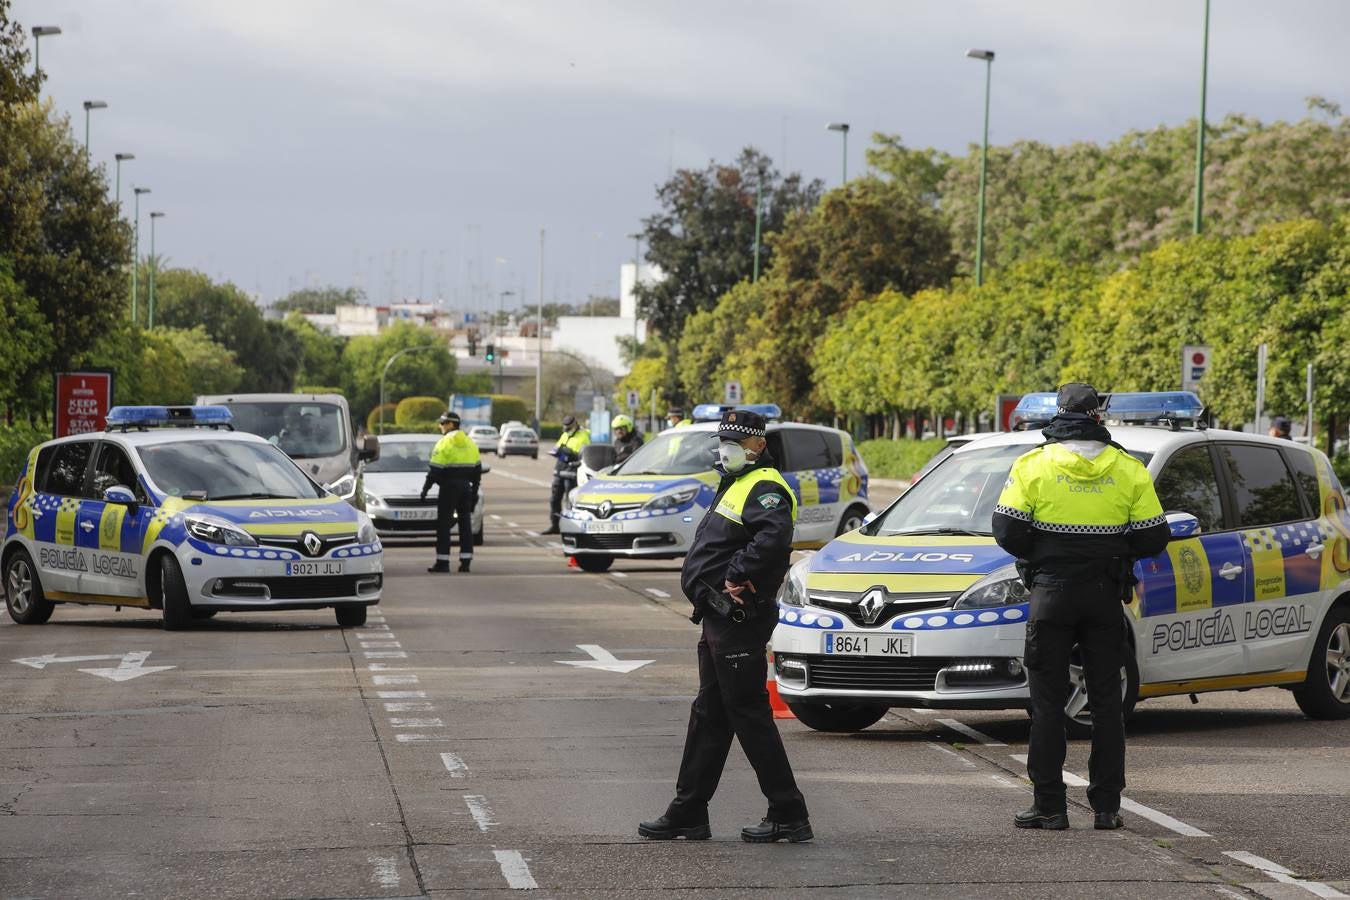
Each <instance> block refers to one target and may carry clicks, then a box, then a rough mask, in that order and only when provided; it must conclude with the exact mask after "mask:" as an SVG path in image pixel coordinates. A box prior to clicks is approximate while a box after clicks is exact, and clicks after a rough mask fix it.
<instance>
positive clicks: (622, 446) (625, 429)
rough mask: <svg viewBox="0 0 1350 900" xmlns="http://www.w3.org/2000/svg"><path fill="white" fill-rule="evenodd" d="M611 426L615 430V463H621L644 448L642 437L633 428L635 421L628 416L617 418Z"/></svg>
mask: <svg viewBox="0 0 1350 900" xmlns="http://www.w3.org/2000/svg"><path fill="white" fill-rule="evenodd" d="M610 424H611V427H613V429H614V462H615V463H621V462H623V461H624V460H626V459H628V457H630V456H632V455H633V454H634V453H636V452H637V449H638V448H639V447H641V446H642V435H640V434H638V433H637V430H636V429H634V428H633V420H632V419H630V418H628V416H625V415H618V416H615V417H614V421H613V422H612V423H610Z"/></svg>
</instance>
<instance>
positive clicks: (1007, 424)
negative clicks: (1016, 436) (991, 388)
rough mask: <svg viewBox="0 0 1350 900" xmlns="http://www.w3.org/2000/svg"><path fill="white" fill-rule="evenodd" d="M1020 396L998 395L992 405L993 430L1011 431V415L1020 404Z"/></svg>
mask: <svg viewBox="0 0 1350 900" xmlns="http://www.w3.org/2000/svg"><path fill="white" fill-rule="evenodd" d="M1021 400H1022V395H1021V394H999V395H998V399H997V400H996V401H995V403H994V430H995V431H1012V430H1013V428H1012V414H1013V410H1015V409H1017V404H1018V403H1019V402H1021Z"/></svg>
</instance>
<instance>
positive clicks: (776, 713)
mask: <svg viewBox="0 0 1350 900" xmlns="http://www.w3.org/2000/svg"><path fill="white" fill-rule="evenodd" d="M764 686H765V687H766V688H768V691H769V709H772V710H773V717H774V718H775V719H795V718H797V717H796V716H794V715H793V714H792V710H790V709H788V705H787V704H786V703H784V702H783V698H782V697H781V696H780V695H779V693H778V681H777V679H775V678H774V677H773V651H772V650H770V651H769V680H768V681H767V682H766V683H765V685H764Z"/></svg>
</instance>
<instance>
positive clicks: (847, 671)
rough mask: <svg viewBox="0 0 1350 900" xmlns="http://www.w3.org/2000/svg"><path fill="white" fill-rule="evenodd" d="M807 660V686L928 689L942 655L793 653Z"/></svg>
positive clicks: (945, 662) (934, 680) (943, 665)
mask: <svg viewBox="0 0 1350 900" xmlns="http://www.w3.org/2000/svg"><path fill="white" fill-rule="evenodd" d="M784 658H785V659H788V658H791V659H800V660H802V661H803V662H805V663H806V686H807V687H809V688H833V689H835V690H841V691H931V690H934V689H935V687H936V684H937V675H938V672H939V671H940V670H941V669H944V668H946V667H947V666H948V665H950V664H951V659H950V658H948V657H945V656H941V657H939V656H914V657H897V658H892V657H885V656H794V657H787V656H785V657H784Z"/></svg>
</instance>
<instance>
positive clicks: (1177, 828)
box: [1009, 753, 1213, 837]
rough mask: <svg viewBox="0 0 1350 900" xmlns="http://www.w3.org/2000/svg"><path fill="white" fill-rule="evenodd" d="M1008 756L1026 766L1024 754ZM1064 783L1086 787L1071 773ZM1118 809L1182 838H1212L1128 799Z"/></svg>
mask: <svg viewBox="0 0 1350 900" xmlns="http://www.w3.org/2000/svg"><path fill="white" fill-rule="evenodd" d="M1009 755H1010V756H1012V758H1013V759H1015V760H1017V761H1018V762H1020V763H1021V764H1022V765H1026V763H1027V755H1026V754H1025V753H1012V754H1009ZM1064 783H1065V784H1068V785H1072V786H1073V787H1087V784H1088V783H1087V780H1086V779H1084V778H1081V777H1079V776H1078V775H1075V774H1073V773H1072V772H1065V773H1064ZM1120 808H1121V809H1124V810H1129V811H1130V812H1132V813H1134V814H1135V815H1136V816H1139V818H1141V819H1148V820H1149V821H1150V822H1153V823H1154V824H1157V825H1161V826H1162V827H1164V828H1166V829H1167V830H1168V831H1172V832H1175V833H1177V834H1179V835H1181V836H1183V837H1213V835H1211V834H1210V833H1209V832H1207V831H1201V830H1200V829H1199V828H1196V827H1195V826H1194V825H1187V824H1186V823H1185V822H1183V821H1181V820H1180V819H1174V818H1172V817H1171V816H1169V815H1168V814H1167V813H1165V812H1159V811H1158V810H1156V809H1154V808H1153V807H1151V806H1145V805H1144V804H1142V803H1137V802H1135V801H1134V800H1131V799H1130V798H1129V797H1121V798H1120Z"/></svg>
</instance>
